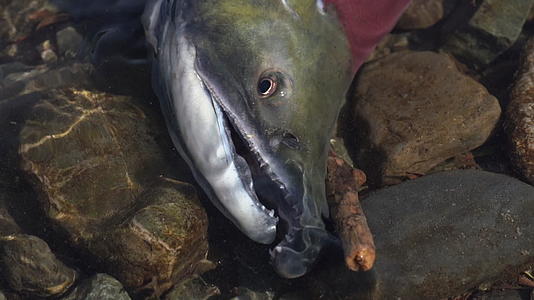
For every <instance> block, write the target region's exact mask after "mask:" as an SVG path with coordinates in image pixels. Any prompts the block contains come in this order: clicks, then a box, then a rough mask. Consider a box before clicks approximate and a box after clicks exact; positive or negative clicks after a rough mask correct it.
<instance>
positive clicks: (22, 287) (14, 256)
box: [0, 234, 76, 297]
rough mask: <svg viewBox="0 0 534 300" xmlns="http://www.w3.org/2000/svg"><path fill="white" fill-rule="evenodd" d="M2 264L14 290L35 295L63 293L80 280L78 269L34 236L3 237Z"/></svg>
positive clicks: (0, 252) (1, 242)
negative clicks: (55, 254) (59, 257)
mask: <svg viewBox="0 0 534 300" xmlns="http://www.w3.org/2000/svg"><path fill="white" fill-rule="evenodd" d="M0 266H1V268H0V270H1V273H3V274H2V275H3V278H5V280H6V281H7V282H8V284H9V286H10V287H11V288H12V289H14V290H16V291H18V292H22V293H29V294H31V295H33V296H43V297H47V296H53V295H59V294H62V293H63V292H65V291H66V290H67V289H68V288H69V287H70V286H71V285H72V284H73V283H74V281H75V279H76V271H74V270H72V269H71V268H69V267H67V266H65V265H64V264H63V263H62V262H61V261H59V260H58V259H57V258H56V257H55V256H54V254H53V253H52V251H50V248H48V245H47V244H46V243H45V242H44V241H43V240H41V239H40V238H38V237H35V236H31V235H25V234H16V235H10V236H4V237H2V238H0Z"/></svg>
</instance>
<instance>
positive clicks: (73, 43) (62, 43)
mask: <svg viewBox="0 0 534 300" xmlns="http://www.w3.org/2000/svg"><path fill="white" fill-rule="evenodd" d="M56 37H57V46H58V50H59V54H60V55H61V56H64V57H70V58H72V57H75V56H76V54H78V53H79V51H80V47H81V45H82V42H83V37H82V36H81V35H80V34H79V33H78V32H77V31H76V29H74V27H70V26H69V27H67V28H65V29H62V30H60V31H58V32H57V34H56Z"/></svg>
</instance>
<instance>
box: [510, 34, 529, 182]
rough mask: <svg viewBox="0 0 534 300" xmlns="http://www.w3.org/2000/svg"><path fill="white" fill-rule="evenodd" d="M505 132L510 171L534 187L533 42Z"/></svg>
mask: <svg viewBox="0 0 534 300" xmlns="http://www.w3.org/2000/svg"><path fill="white" fill-rule="evenodd" d="M505 128H506V131H507V133H508V137H509V146H510V147H509V148H510V158H511V161H512V163H513V165H514V167H515V168H516V169H517V170H518V171H519V173H520V174H522V175H523V177H524V178H525V179H526V180H528V181H529V182H530V183H532V184H534V38H531V39H530V40H529V42H528V43H527V45H526V47H525V50H524V54H523V57H522V63H521V68H520V70H519V71H518V72H517V76H516V82H515V83H514V87H513V89H512V93H511V97H510V102H509V104H508V107H507V110H506V126H505Z"/></svg>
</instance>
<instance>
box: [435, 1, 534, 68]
mask: <svg viewBox="0 0 534 300" xmlns="http://www.w3.org/2000/svg"><path fill="white" fill-rule="evenodd" d="M533 3H534V1H533V0H484V1H483V2H482V4H481V5H480V7H479V8H478V10H477V11H476V13H475V14H474V16H473V17H472V18H471V20H470V21H469V22H468V24H467V25H466V26H464V27H462V28H460V29H458V30H456V31H455V32H454V33H453V34H451V35H450V36H449V38H448V40H447V42H446V43H445V45H444V47H443V49H444V50H445V51H447V52H450V53H453V54H454V55H455V56H457V57H459V58H461V59H462V60H463V61H465V62H469V63H474V64H479V65H487V64H489V63H491V62H492V61H493V60H494V59H495V58H497V57H498V56H499V55H500V54H501V53H503V52H504V51H506V50H507V49H508V48H510V47H511V46H512V45H513V44H514V42H515V41H516V40H517V38H518V37H519V34H520V33H521V29H522V28H523V25H524V24H525V21H526V19H527V17H528V15H529V12H530V9H531V7H532V5H533Z"/></svg>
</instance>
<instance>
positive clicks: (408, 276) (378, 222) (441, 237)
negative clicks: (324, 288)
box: [316, 170, 534, 299]
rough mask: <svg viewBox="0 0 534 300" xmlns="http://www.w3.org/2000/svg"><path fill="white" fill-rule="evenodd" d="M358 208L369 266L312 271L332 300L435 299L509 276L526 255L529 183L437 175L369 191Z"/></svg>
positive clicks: (482, 175) (474, 174)
mask: <svg viewBox="0 0 534 300" xmlns="http://www.w3.org/2000/svg"><path fill="white" fill-rule="evenodd" d="M362 206H363V208H364V211H365V213H366V214H367V220H368V223H369V227H370V228H371V231H372V232H373V234H374V237H375V244H376V247H377V260H376V264H375V267H374V269H373V270H372V271H371V272H367V273H359V274H358V273H350V272H349V271H346V270H344V268H343V267H342V266H341V263H340V264H339V265H340V266H338V267H330V268H324V269H319V270H318V274H317V275H316V276H318V277H320V278H325V280H326V281H327V282H329V284H331V285H332V286H331V289H333V290H335V291H339V292H337V294H338V296H339V298H340V299H443V298H447V297H452V296H456V295H460V294H462V293H464V292H466V291H468V290H469V289H473V288H476V287H477V286H478V285H479V284H481V283H484V282H491V281H492V280H496V279H498V278H499V276H505V277H506V276H510V277H513V278H516V276H517V274H518V273H519V271H520V270H521V269H522V268H523V267H524V266H525V268H526V265H527V264H529V263H531V262H532V261H533V258H534V252H533V250H532V245H533V244H534V231H532V230H531V224H532V220H533V218H534V188H533V187H532V186H530V185H528V184H525V183H523V182H521V181H519V180H516V179H514V178H511V177H508V176H504V175H500V174H494V173H488V172H483V171H472V170H464V171H452V172H443V173H437V174H433V175H429V176H424V177H422V178H419V179H416V180H413V181H408V182H404V183H402V184H400V185H396V186H393V187H390V188H386V189H383V190H380V191H378V192H375V193H372V194H371V195H370V196H369V197H368V198H366V199H365V200H363V201H362ZM326 278H328V279H326ZM499 279H504V278H499ZM366 282H367V283H368V286H367V289H365V288H362V284H363V285H364V286H365V283H366ZM359 283H360V284H359ZM355 290H356V291H355ZM350 291H354V292H350Z"/></svg>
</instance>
